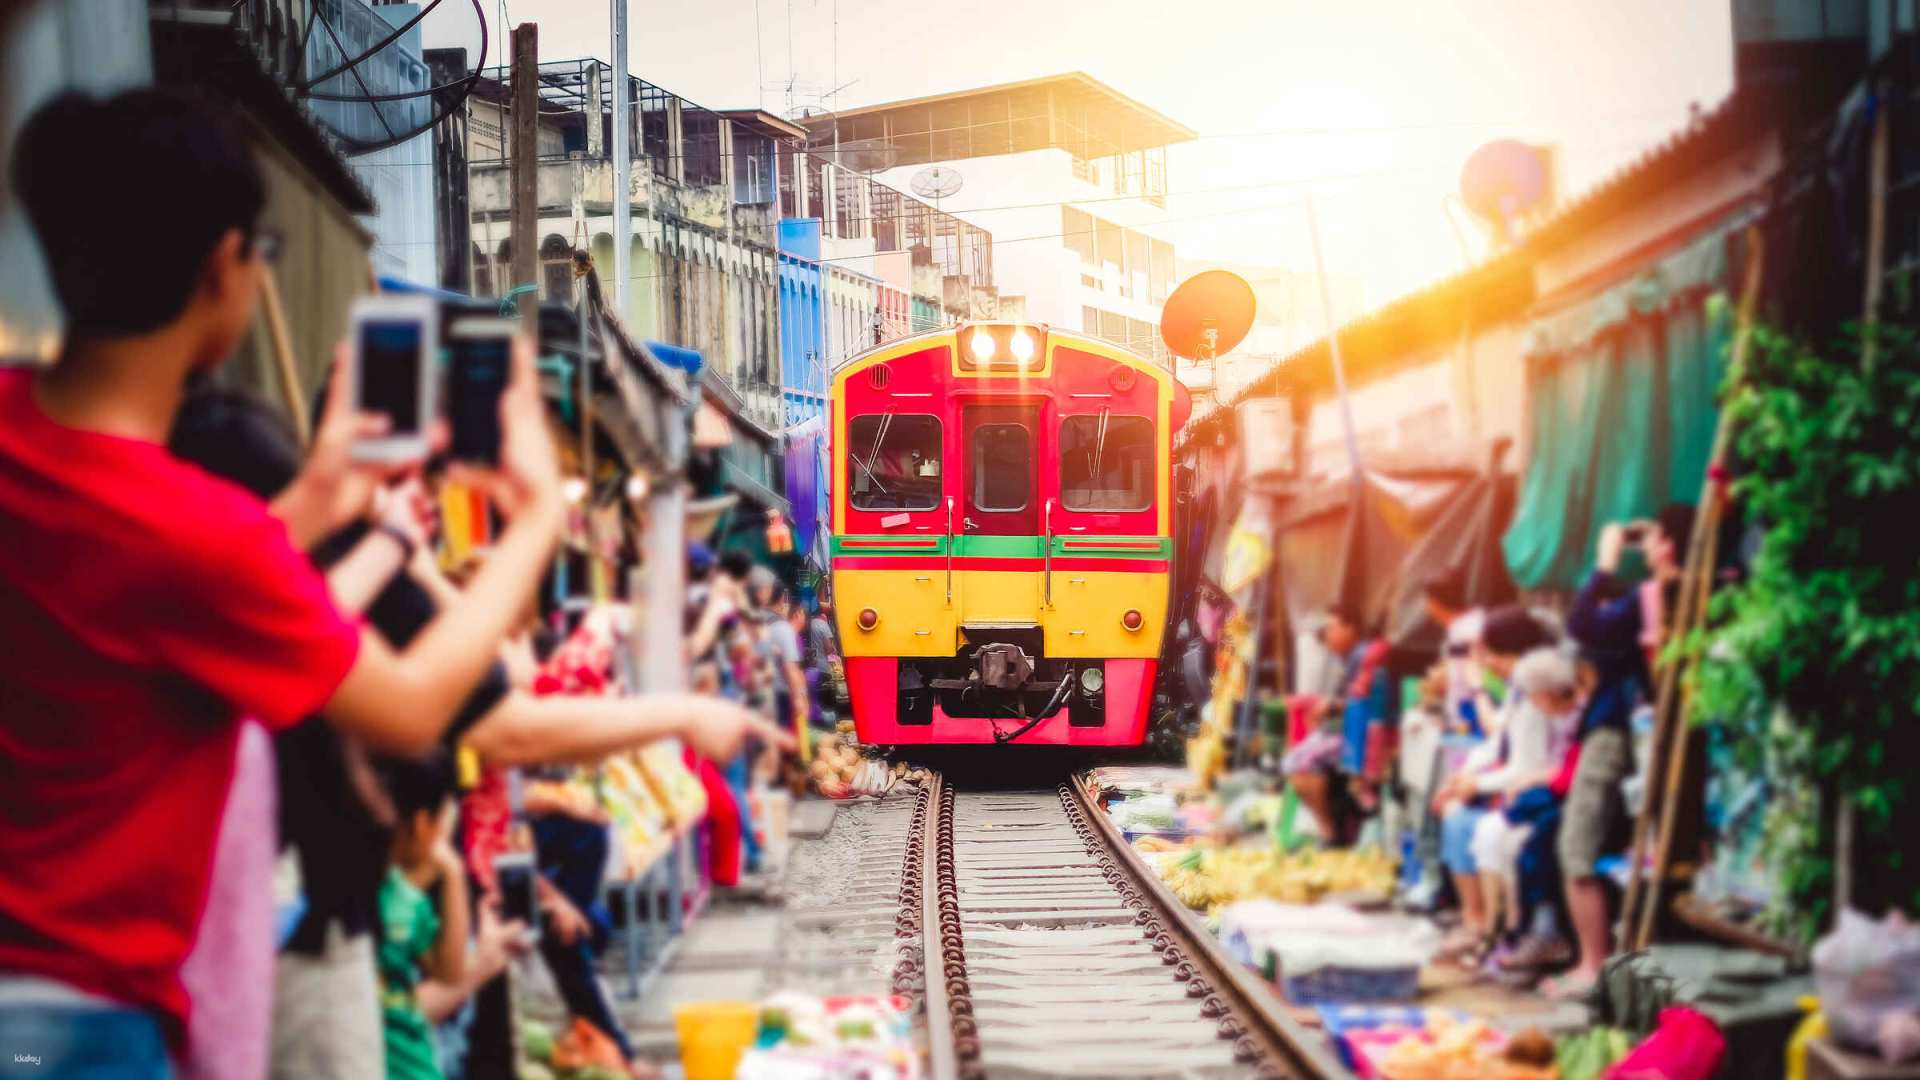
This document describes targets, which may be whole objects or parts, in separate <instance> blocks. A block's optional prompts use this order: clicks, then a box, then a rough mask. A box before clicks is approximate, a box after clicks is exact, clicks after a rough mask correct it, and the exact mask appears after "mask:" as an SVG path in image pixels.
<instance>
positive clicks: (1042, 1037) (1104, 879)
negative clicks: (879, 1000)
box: [893, 776, 1347, 1080]
mask: <svg viewBox="0 0 1920 1080" xmlns="http://www.w3.org/2000/svg"><path fill="white" fill-rule="evenodd" d="M904 855H905V857H904V859H903V865H902V870H901V875H900V883H901V884H900V890H899V894H898V895H899V902H900V906H899V909H898V914H897V915H896V917H895V924H894V929H895V934H896V938H897V956H898V962H897V964H896V966H895V969H894V979H893V988H894V990H895V991H896V992H899V993H904V994H908V995H915V994H918V995H921V1003H922V1005H923V1006H924V1008H923V1009H922V1015H923V1016H924V1018H925V1031H926V1038H927V1051H928V1060H929V1063H930V1071H931V1073H932V1075H933V1076H934V1077H935V1078H936V1080H948V1078H958V1080H976V1078H987V1077H990V1078H993V1080H1001V1078H1016V1080H1018V1078H1048V1077H1103V1078H1106V1077H1111V1078H1115V1080H1121V1078H1125V1080H1134V1078H1141V1080H1145V1078H1159V1077H1181V1078H1203V1080H1212V1078H1217V1077H1245V1076H1252V1077H1322V1076H1326V1077H1338V1076H1345V1075H1347V1073H1346V1070H1344V1069H1343V1068H1341V1067H1340V1065H1339V1062H1338V1061H1337V1059H1335V1058H1333V1057H1332V1055H1331V1054H1329V1053H1327V1052H1326V1051H1324V1050H1322V1049H1321V1048H1320V1046H1319V1043H1318V1040H1315V1039H1313V1038H1312V1036H1311V1035H1310V1033H1308V1032H1307V1031H1306V1030H1305V1029H1303V1028H1301V1027H1300V1026H1299V1025H1298V1024H1297V1023H1296V1022H1295V1021H1293V1020H1292V1019H1291V1018H1290V1017H1288V1016H1287V1015H1286V1014H1285V1013H1284V1011H1283V1010H1282V1009H1281V1008H1280V1006H1279V1002H1278V1001H1277V1000H1276V999H1275V998H1273V997H1272V995H1271V994H1269V993H1267V992H1266V991H1264V990H1262V989H1261V988H1260V987H1259V986H1258V984H1257V983H1256V981H1255V980H1254V979H1253V978H1252V976H1251V975H1250V974H1248V973H1247V972H1245V971H1242V970H1241V969H1240V967H1239V965H1237V964H1235V963H1234V962H1233V961H1232V960H1231V959H1229V958H1228V957H1226V956H1225V954H1224V953H1223V952H1222V951H1221V949H1220V947H1219V945H1218V944H1217V943H1216V942H1215V941H1214V939H1213V937H1212V935H1211V934H1209V933H1208V932H1207V930H1206V928H1205V927H1204V926H1203V925H1201V924H1200V922H1199V920H1198V919H1197V918H1196V917H1195V916H1194V915H1193V913H1191V912H1190V911H1188V910H1187V909H1186V908H1185V907H1184V905H1181V904H1180V903H1179V901H1177V900H1175V899H1174V898H1173V897H1172V895H1171V894H1169V893H1167V891H1166V890H1165V888H1164V886H1162V885H1161V883H1160V881H1159V880H1158V878H1157V877H1155V876H1154V875H1153V874H1152V873H1151V872H1150V871H1149V870H1148V868H1147V867H1146V866H1145V865H1144V864H1143V863H1141V862H1140V860H1139V857H1138V856H1137V855H1136V854H1135V853H1134V852H1133V850H1132V849H1131V847H1130V846H1129V845H1127V844H1126V842H1125V841H1124V839H1123V838H1122V837H1121V836H1120V835H1119V833H1118V831H1117V830H1115V829H1114V828H1113V826H1112V824H1111V823H1110V822H1109V821H1108V820H1107V817H1106V814H1105V813H1104V812H1103V811H1101V810H1100V809H1099V807H1098V806H1097V805H1095V803H1094V801H1093V798H1092V796H1091V794H1090V793H1089V792H1087V791H1086V790H1084V789H1083V788H1082V787H1081V786H1079V782H1078V781H1070V782H1067V783H1063V784H1061V785H1059V787H1058V788H1057V789H1056V790H1051V791H1048V790H1039V791H1015V792H973V791H956V790H955V789H954V788H953V787H951V786H949V785H948V784H947V783H946V782H945V781H944V779H943V778H941V777H938V776H936V777H935V779H934V781H933V782H932V783H931V784H929V785H926V786H925V787H924V788H923V789H922V791H921V792H920V794H919V795H918V796H917V799H916V802H915V804H914V809H913V817H912V822H911V824H910V825H909V829H908V839H907V843H906V850H905V853H904Z"/></svg>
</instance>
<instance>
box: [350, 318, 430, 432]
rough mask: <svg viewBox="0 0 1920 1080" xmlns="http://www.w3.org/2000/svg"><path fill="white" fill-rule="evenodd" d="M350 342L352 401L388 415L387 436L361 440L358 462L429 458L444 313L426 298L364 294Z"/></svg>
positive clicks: (364, 410) (352, 320)
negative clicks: (428, 449)
mask: <svg viewBox="0 0 1920 1080" xmlns="http://www.w3.org/2000/svg"><path fill="white" fill-rule="evenodd" d="M350 318H351V323H350V326H351V329H350V331H349V340H350V341H351V342H352V348H353V354H352V357H351V358H350V360H349V364H350V374H351V376H352V379H353V401H354V404H355V406H357V407H358V408H359V410H360V411H361V412H369V413H381V414H383V415H385V416H386V417H387V420H388V425H387V430H386V433H385V434H383V435H379V436H375V437H372V438H366V439H361V440H358V441H357V442H355V443H354V445H353V457H354V458H355V460H358V461H383V462H405V461H415V460H418V459H421V458H424V457H426V456H427V428H428V426H429V425H430V424H431V423H432V421H433V418H434V415H435V412H434V410H435V407H436V404H437V403H436V401H435V397H436V395H435V393H434V390H435V386H436V384H437V383H438V380H437V379H436V378H435V375H436V374H437V371H436V368H437V366H438V362H439V357H440V314H439V309H438V308H437V307H436V306H435V304H434V301H433V299H432V298H431V297H427V296H364V297H361V298H360V299H359V300H356V301H354V305H353V312H352V315H351V317H350Z"/></svg>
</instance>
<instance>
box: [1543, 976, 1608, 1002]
mask: <svg viewBox="0 0 1920 1080" xmlns="http://www.w3.org/2000/svg"><path fill="white" fill-rule="evenodd" d="M1599 985H1600V980H1599V979H1598V978H1596V977H1594V976H1592V975H1581V974H1579V973H1577V972H1572V971H1569V972H1567V973H1566V974H1564V975H1556V976H1554V977H1553V978H1551V979H1547V980H1545V981H1543V982H1542V983H1541V984H1540V993H1541V995H1542V996H1544V997H1546V998H1549V999H1551V1000H1553V1001H1584V1000H1586V999H1587V998H1588V997H1590V996H1591V995H1592V994H1593V991H1594V988H1595V987H1597V986H1599Z"/></svg>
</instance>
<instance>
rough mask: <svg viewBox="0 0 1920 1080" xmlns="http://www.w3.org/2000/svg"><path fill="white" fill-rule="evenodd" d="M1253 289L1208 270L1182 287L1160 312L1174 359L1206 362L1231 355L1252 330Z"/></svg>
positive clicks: (1235, 276) (1231, 275)
mask: <svg viewBox="0 0 1920 1080" xmlns="http://www.w3.org/2000/svg"><path fill="white" fill-rule="evenodd" d="M1253 311H1254V299H1253V286H1251V285H1249V284H1247V279H1246V278H1243V277H1241V276H1240V275H1239V274H1234V273H1229V272H1228V271H1225V270H1208V271H1205V272H1203V273H1199V274H1195V275H1193V276H1192V277H1190V278H1188V279H1187V280H1185V281H1183V282H1181V283H1180V287H1179V288H1177V289H1175V290H1173V295H1172V296H1169V297H1167V306H1166V307H1165V308H1163V309H1161V312H1160V337H1161V338H1162V339H1164V340H1165V341H1166V343H1167V348H1169V349H1171V350H1173V354H1174V355H1175V356H1183V357H1185V358H1187V359H1188V360H1205V359H1210V358H1213V357H1217V356H1220V355H1222V354H1224V353H1228V352H1231V351H1232V350H1233V348H1234V346H1236V345H1238V344H1240V343H1241V342H1242V341H1245V340H1246V339H1247V331H1249V330H1251V329H1253Z"/></svg>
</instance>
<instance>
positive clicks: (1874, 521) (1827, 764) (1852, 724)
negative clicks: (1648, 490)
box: [1686, 324, 1920, 939]
mask: <svg viewBox="0 0 1920 1080" xmlns="http://www.w3.org/2000/svg"><path fill="white" fill-rule="evenodd" d="M1731 378H1732V380H1733V382H1732V383H1731V384H1730V385H1729V387H1728V396H1727V400H1726V404H1725V408H1726V410H1727V420H1728V422H1729V423H1731V424H1732V425H1733V431H1734V443H1733V447H1734V452H1735V453H1734V456H1735V459H1736V461H1737V464H1738V471H1739V479H1738V480H1737V481H1735V483H1734V486H1733V497H1734V499H1735V500H1736V502H1737V503H1738V504H1739V506H1740V508H1741V509H1742V511H1743V512H1744V514H1745V515H1746V518H1747V520H1749V521H1751V522H1753V523H1755V524H1757V525H1758V526H1759V527H1760V528H1761V529H1762V530H1763V538H1762V539H1761V542H1760V544H1759V548H1758V551H1757V552H1756V553H1755V555H1754V558H1753V560H1752V562H1751V565H1750V567H1749V573H1748V575H1747V577H1746V578H1745V580H1744V581H1742V582H1740V583H1739V584H1737V585H1734V586H1732V587H1729V588H1726V589H1722V590H1721V591H1720V592H1719V593H1718V594H1716V595H1715V597H1714V600H1713V603H1712V606H1711V608H1710V617H1709V620H1708V629H1707V630H1705V631H1704V632H1701V633H1697V634H1696V635H1695V636H1694V639H1693V640H1692V641H1690V642H1687V643H1686V647H1687V648H1689V649H1691V650H1692V651H1694V652H1695V654H1696V655H1697V656H1698V657H1699V660H1700V664H1699V667H1698V668H1697V669H1696V676H1695V679H1696V681H1695V684H1694V694H1693V710H1692V711H1693V716H1694V718H1695V719H1696V720H1701V719H1706V718H1711V720H1712V721H1713V722H1715V723H1720V724H1725V725H1727V727H1728V728H1729V731H1730V734H1731V735H1732V736H1733V739H1734V744H1735V746H1736V747H1737V748H1738V750H1739V752H1740V754H1741V755H1742V758H1743V764H1746V765H1748V766H1750V767H1755V768H1762V769H1765V770H1766V772H1767V773H1768V775H1770V776H1774V777H1777V778H1778V780H1777V782H1778V783H1779V784H1780V787H1781V791H1782V794H1783V798H1782V799H1781V800H1780V802H1779V804H1778V805H1777V806H1776V807H1775V809H1774V812H1773V813H1772V814H1771V815H1770V820H1769V825H1768V829H1767V836H1768V846H1769V858H1770V859H1772V860H1773V861H1774V865H1775V866H1777V867H1778V868H1779V871H1780V875H1779V880H1780V882H1781V884H1782V887H1783V895H1782V896H1780V897H1778V898H1777V901H1778V903H1779V905H1780V906H1781V907H1782V910H1781V911H1780V912H1779V913H1778V914H1779V915H1780V917H1781V922H1780V923H1779V924H1778V925H1779V927H1780V928H1781V929H1786V930H1789V931H1791V932H1792V933H1793V934H1794V936H1797V937H1801V938H1802V939H1805V938H1807V937H1809V936H1811V934H1812V933H1814V932H1816V931H1817V930H1818V928H1819V927H1821V926H1822V925H1824V923H1825V922H1826V920H1827V918H1828V917H1829V916H1830V914H1831V912H1829V911H1828V907H1829V906H1830V900H1831V893H1832V887H1833V873H1834V862H1833V860H1834V856H1835V852H1834V839H1835V828H1834V817H1835V815H1834V813H1833V809H1832V808H1833V807H1834V806H1835V805H1836V803H1835V800H1836V799H1839V798H1845V799H1849V800H1851V802H1852V804H1853V806H1854V809H1855V813H1856V815H1857V816H1856V839H1855V848H1854V853H1855V859H1854V900H1855V903H1856V904H1857V905H1859V906H1862V907H1866V908H1868V909H1870V910H1871V909H1879V908H1884V907H1886V906H1889V905H1897V906H1901V907H1905V908H1907V909H1908V910H1913V909H1915V908H1916V907H1920V845H1915V844H1914V843H1913V842H1912V836H1911V830H1912V822H1914V821H1915V820H1916V818H1915V811H1916V809H1920V782H1917V781H1916V779H1915V777H1914V776H1913V770H1914V762H1915V760H1916V753H1917V752H1920V530H1917V529H1916V526H1920V337H1917V336H1916V334H1915V333H1914V331H1913V330H1912V329H1911V328H1908V327H1905V326H1891V325H1886V324H1882V325H1879V326H1875V327H1872V328H1868V329H1864V330H1862V329H1850V330H1849V331H1848V332H1847V333H1846V334H1845V335H1844V337H1843V338H1842V340H1841V341H1840V342H1838V343H1836V345H1835V346H1833V347H1831V348H1828V349H1819V348H1815V347H1814V346H1812V345H1810V344H1808V343H1806V342H1804V341H1800V340H1796V339H1795V338H1793V337H1791V336H1789V335H1786V334H1783V333H1780V332H1777V331H1774V330H1769V329H1756V330H1755V332H1754V337H1753V341H1752V343H1751V348H1750V351H1749V354H1748V356H1747V358H1746V362H1745V370H1744V372H1736V373H1734V374H1733V375H1732V376H1731ZM1815 793H1817V795H1818V798H1817V799H1814V798H1812V797H1811V796H1812V795H1813V794H1815ZM1823 808H1824V809H1823ZM1809 819H1811V820H1809Z"/></svg>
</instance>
